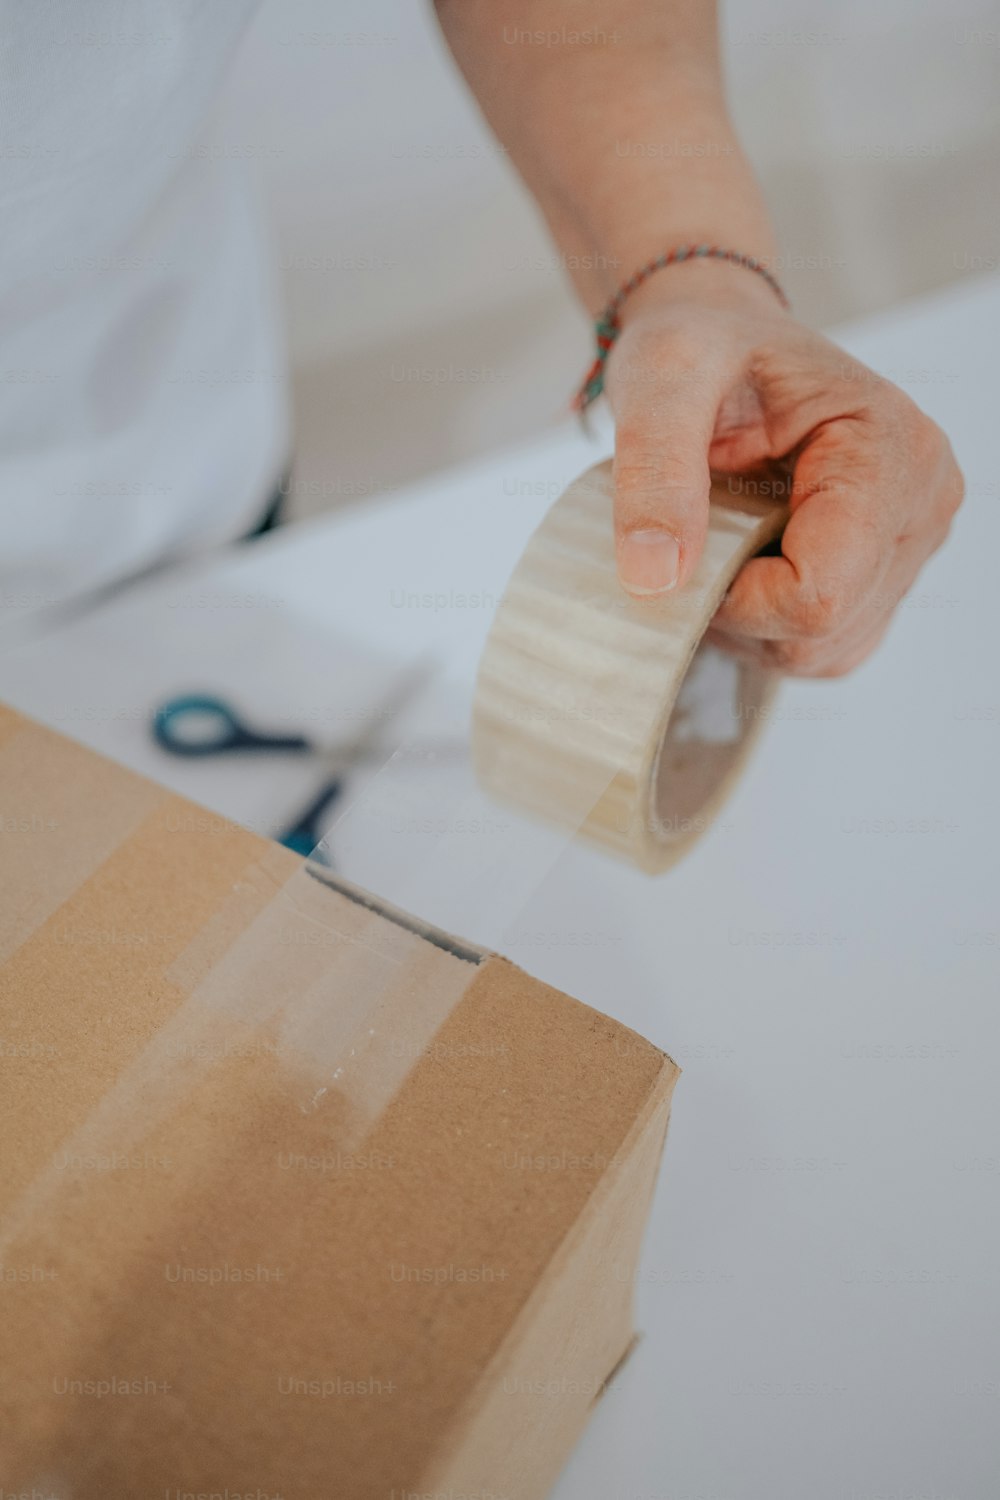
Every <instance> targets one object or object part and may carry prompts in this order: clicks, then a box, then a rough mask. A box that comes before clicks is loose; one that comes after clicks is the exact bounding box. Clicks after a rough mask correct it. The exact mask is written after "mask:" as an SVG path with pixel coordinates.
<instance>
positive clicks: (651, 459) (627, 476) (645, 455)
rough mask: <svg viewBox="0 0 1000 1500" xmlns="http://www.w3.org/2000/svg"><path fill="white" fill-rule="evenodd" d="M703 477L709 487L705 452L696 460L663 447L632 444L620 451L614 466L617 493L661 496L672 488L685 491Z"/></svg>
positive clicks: (705, 484)
mask: <svg viewBox="0 0 1000 1500" xmlns="http://www.w3.org/2000/svg"><path fill="white" fill-rule="evenodd" d="M702 478H703V479H704V486H705V490H706V493H707V490H708V468H707V464H706V462H705V459H704V456H702V457H701V458H700V459H699V460H695V459H694V456H693V455H692V456H691V458H690V459H688V458H686V457H685V456H684V455H683V454H680V453H678V451H677V449H676V447H675V448H674V449H673V451H672V452H667V451H666V450H665V449H658V450H657V449H650V448H648V447H646V448H641V447H635V448H633V447H631V446H628V445H626V446H625V449H624V451H623V452H622V451H620V452H619V454H618V456H617V458H616V460H615V466H614V479H615V489H616V490H617V492H618V493H619V495H626V496H628V495H657V496H663V495H667V494H669V493H670V492H671V491H683V492H684V493H685V494H686V495H687V494H690V493H691V491H692V490H693V489H694V488H695V487H696V486H697V485H698V483H699V481H700V480H701V479H702Z"/></svg>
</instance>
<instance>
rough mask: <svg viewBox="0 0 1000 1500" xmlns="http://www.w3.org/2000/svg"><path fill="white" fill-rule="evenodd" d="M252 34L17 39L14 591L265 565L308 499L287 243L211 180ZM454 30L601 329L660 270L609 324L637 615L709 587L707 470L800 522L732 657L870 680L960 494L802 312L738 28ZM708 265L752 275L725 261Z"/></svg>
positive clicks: (472, 5)
mask: <svg viewBox="0 0 1000 1500" xmlns="http://www.w3.org/2000/svg"><path fill="white" fill-rule="evenodd" d="M254 8H255V6H254V4H253V0H227V3H226V4H225V5H211V6H201V7H194V6H189V5H187V4H183V3H181V0H151V3H150V4H148V5H145V6H144V7H143V8H142V11H141V13H139V12H137V13H136V15H135V19H134V21H133V20H131V19H129V12H128V11H127V10H126V11H124V12H123V11H122V9H121V7H120V6H119V5H118V4H117V3H116V0H93V3H91V4H90V5H88V6H87V7H86V11H85V12H83V11H81V10H80V9H79V7H76V8H74V7H73V5H72V4H71V0H37V3H36V4H34V5H32V6H30V7H29V6H25V7H13V8H11V10H10V11H8V13H7V17H6V22H7V28H8V35H7V38H6V42H7V45H6V46H5V48H4V50H3V53H2V57H0V78H2V85H0V119H2V122H3V127H4V131H3V139H4V140H5V142H7V143H8V145H7V148H6V150H5V152H4V160H3V164H2V172H3V182H4V186H3V190H2V192H0V202H2V206H3V219H4V224H5V234H4V242H3V246H2V248H0V287H2V288H3V291H2V293H0V318H2V320H3V328H4V334H3V337H4V341H5V349H6V371H5V374H6V379H5V381H4V384H5V403H4V410H3V412H2V414H0V465H2V470H0V482H2V485H3V492H4V496H5V498H4V513H5V525H4V545H3V556H2V561H0V569H2V571H0V591H2V590H4V589H9V588H11V587H12V586H14V585H15V584H16V585H18V586H19V587H20V588H21V590H22V591H24V592H25V593H26V595H27V597H28V599H29V602H30V600H31V599H32V598H34V597H36V596H37V598H38V599H39V600H41V601H42V602H45V601H46V600H49V599H65V598H67V597H73V596H74V595H78V594H82V593H86V592H87V591H92V590H93V589H95V588H99V587H101V586H102V585H105V584H108V583H109V582H112V581H114V580H115V579H116V578H121V577H122V576H124V575H127V574H129V573H133V572H136V571H139V570H141V569H142V568H143V567H147V566H149V565H151V564H152V563H154V562H156V561H158V560H162V559H163V558H166V557H171V556H177V555H184V554H187V553H190V552H191V551H192V550H197V549H198V548H202V547H207V546H211V545H213V544H217V543H218V542H220V541H224V540H226V539H228V538H233V537H236V536H238V535H241V534H245V533H246V532H247V531H251V530H253V529H254V526H255V524H256V521H257V518H259V516H260V514H261V513H262V512H263V511H264V508H265V505H266V503H267V497H268V495H269V493H272V492H273V489H274V487H275V484H276V482H277V480H278V478H279V476H280V473H281V469H282V466H283V464H284V462H285V458H286V454H287V443H288V431H287V412H286V402H285V394H284V373H283V361H282V356H281V345H280V329H279V322H278V319H277V316H276V314H275V308H274V298H273V295H272V293H271V288H270V281H269V271H268V266H267V261H266V256H265V254H264V252H263V249H262V246H261V238H260V234H259V226H258V224H257V222H256V219H255V217H254V215H253V213H252V212H251V210H250V209H249V207H248V199H247V195H246V192H245V189H244V186H243V184H242V182H241V180H240V175H239V170H238V169H239V167H240V163H239V162H234V161H224V162H219V163H213V164H212V166H213V168H214V167H218V170H212V171H205V170H204V167H205V162H204V160H202V159H199V152H200V151H202V149H203V148H201V147H200V146H199V139H200V136H199V133H200V131H201V129H202V126H203V122H204V120H205V118H206V115H207V112H208V110H209V107H210V104H211V100H212V97H213V94H214V93H215V91H216V89H217V87H218V84H219V81H220V78H221V75H222V73H223V70H224V67H225V65H226V63H227V61H228V60H229V58H230V57H231V56H232V54H233V53H234V51H235V49H236V46H237V43H238V41H239V38H240V34H241V32H242V30H243V28H244V26H245V25H246V23H247V21H248V19H249V17H250V16H251V14H252V12H253V10H254ZM436 11H437V16H438V19H439V22H440V24H441V26H442V29H443V32H444V35H445V37H446V39H447V41H448V44H449V46H450V48H451V50H452V53H453V54H454V57H455V59H456V61H457V63H458V65H459V67H460V68H461V70H462V71H463V73H464V75H465V77H466V79H467V80H468V83H469V85H470V87H471V88H472V90H473V92H474V94H475V96H476V98H477V100H478V101H479V104H480V106H481V108H482V110H483V112H484V114H485V116H486V118H487V120H488V121H489V123H490V125H491V126H492V128H493V130H494V131H495V132H496V134H497V135H498V137H499V138H500V140H501V142H502V143H503V145H504V146H505V147H506V149H507V150H508V152H509V153H510V156H511V158H512V160H513V161H514V163H515V165H516V166H517V168H518V170H519V171H520V173H521V175H522V177H523V178H524V181H525V182H526V184H527V186H528V188H529V189H530V191H531V193H532V194H533V196H534V198H535V200H536V202H537V203H538V205H539V208H540V210H541V212H542V214H543V215H544V217H545V220H546V222H547V224H548V226H549V229H550V231H551V233H552V236H553V238H554V240H555V242H556V244H557V246H558V247H559V249H560V251H561V252H562V253H563V255H564V256H565V258H566V261H567V263H568V264H572V265H575V266H577V267H580V268H581V269H577V270H575V271H574V273H573V279H574V282H575V285H576V289H577V292H578V294H579V297H580V300H581V302H582V304H583V306H584V307H585V308H586V310H587V311H588V312H589V313H590V315H591V316H592V317H594V318H595V319H597V318H600V317H601V315H602V310H604V309H607V308H608V307H609V304H612V298H613V297H614V296H615V293H616V291H617V289H618V283H619V282H620V281H623V280H625V281H628V280H631V279H632V275H633V273H634V272H637V271H638V270H639V269H640V268H642V267H648V266H650V265H651V264H656V263H657V262H658V261H662V262H664V263H663V264H661V265H659V266H658V267H657V269H655V270H653V271H652V273H651V274H648V275H646V276H645V277H644V278H643V279H642V280H641V284H639V285H637V286H635V288H634V290H632V291H630V292H629V293H628V295H627V296H625V297H624V299H623V300H619V302H617V303H615V304H612V306H613V308H614V312H615V323H614V328H613V329H612V330H611V333H610V334H609V333H608V331H607V329H608V322H607V318H606V317H605V321H604V324H603V325H602V326H603V328H604V329H605V335H604V341H605V345H606V347H603V348H602V350H601V356H602V358H601V361H600V362H599V370H600V376H601V379H602V380H603V384H604V387H605V390H606V393H607V396H608V399H609V401H610V404H611V408H612V411H613V414H614V418H615V426H616V436H615V455H614V476H615V534H616V545H617V555H618V566H619V574H620V578H621V581H622V584H623V585H624V587H625V588H626V589H628V590H629V591H631V592H632V593H634V594H638V595H644V596H648V595H657V594H662V593H665V592H667V591H669V590H670V589H672V588H676V587H678V586H679V585H680V584H682V583H683V582H684V581H685V579H687V578H688V577H689V576H690V574H691V570H692V568H693V567H694V566H695V564H696V562H697V558H698V555H699V550H700V548H701V545H702V542H703V538H704V535H705V531H706V518H707V507H708V492H709V482H710V472H711V471H716V472H718V473H721V474H723V475H729V476H746V475H751V476H752V475H754V474H768V473H772V472H774V470H775V468H776V467H777V466H780V467H782V468H783V470H784V472H786V473H789V474H790V475H791V505H792V515H791V519H790V521H789V524H788V526H787V529H786V531H785V534H784V538H783V540H782V544H781V555H780V556H766V557H761V558H757V559H754V560H753V561H751V562H750V563H748V564H747V565H746V566H745V567H744V569H743V570H742V572H741V573H740V575H739V577H738V578H737V580H736V581H735V583H734V585H733V586H732V588H731V590H730V592H729V594H728V595H727V597H726V599H725V601H724V603H723V605H722V607H721V609H720V611H719V613H718V615H717V617H716V620H715V622H714V625H713V636H714V638H715V639H716V640H717V641H718V642H720V643H722V644H724V645H725V646H727V647H728V648H729V649H730V650H732V651H735V652H736V653H737V654H739V655H742V656H744V657H747V658H749V659H751V660H755V661H758V662H761V663H765V664H767V665H769V666H773V667H776V668H778V669H780V670H782V671H784V672H786V673H791V674H796V675H804V676H829V675H836V674H839V673H842V672H845V671H848V670H850V669H851V668H852V667H854V666H856V665H857V664H858V663H859V662H861V661H862V660H864V658H865V657H866V656H867V655H868V654H869V653H870V652H871V651H872V649H873V648H874V647H875V646H876V645H877V643H878V641H879V640H880V639H881V637H882V635H883V634H884V632H885V630H886V628H887V626H888V624H889V621H890V619H891V617H892V614H893V611H894V609H895V607H896V606H897V604H898V603H899V602H900V600H901V598H902V597H903V595H904V594H905V592H906V590H907V589H908V588H909V587H910V585H911V584H912V583H913V581H914V579H915V578H916V576H917V574H918V572H919V570H920V568H921V567H922V565H923V564H924V562H925V561H926V560H927V558H928V557H929V556H930V555H931V553H932V552H933V551H934V550H935V548H937V547H938V546H939V545H940V544H941V542H942V541H943V539H944V537H945V535H946V534H947V531H948V527H949V523H950V521H951V518H952V516H953V514H954V512H955V510H956V508H957V506H958V505H959V503H960V501H961V498H962V492H963V485H962V478H961V475H960V472H959V470H958V467H957V465H956V463H955V460H954V457H953V455H952V453H951V449H950V446H949V444H948V442H947V439H946V438H945V436H944V435H943V434H942V433H941V432H940V430H939V429H938V428H937V427H936V426H935V424H934V423H933V422H932V421H930V420H929V419H928V418H927V417H926V416H925V415H923V414H922V413H921V412H920V411H919V409H918V408H917V407H916V406H915V405H914V404H913V403H912V402H911V401H910V400H909V399H908V397H907V396H905V395H904V394H903V393H902V392H901V391H899V390H898V389H896V388H895V387H894V386H893V385H892V384H891V383H889V382H888V381H886V380H883V379H880V378H879V377H878V376H876V375H875V374H874V373H873V372H871V371H869V370H867V369H865V368H864V367H863V366H862V365H860V364H859V363H858V362H857V361H855V360H853V359H850V358H849V357H848V356H847V355H846V354H845V353H844V352H843V351H842V350H840V349H838V348H837V347H836V346H835V345H834V344H832V343H831V342H829V341H828V340H827V339H825V338H823V337H822V336H820V335H819V334H817V333H815V332H813V331H811V330H809V329H808V328H806V327H805V326H803V325H802V324H801V323H800V322H799V321H797V319H796V318H795V317H794V315H793V314H792V313H791V312H790V311H789V310H788V308H787V307H786V306H785V305H784V302H783V299H782V297H781V295H780V288H779V287H778V286H777V284H776V282H775V280H774V277H773V269H774V267H775V265H776V246H775V242H774V234H773V230H772V228H771V225H770V222H769V219H768V215H767V211H766V208H765V205H764V202H763V199H762V196H761V193H760V191H759V188H758V186H757V184H756V181H755V178H754V175H753V172H752V170H751V168H750V166H749V165H748V162H747V160H746V157H745V155H744V153H743V151H742V149H741V147H740V143H739V141H738V139H737V137H736V133H735V131H734V128H733V125H732V123H731V121H730V118H729V114H728V111H727V106H726V99H725V90H724V85H723V80H722V72H721V67H720V61H719V47H718V37H717V21H716V16H715V10H714V6H713V5H712V4H711V3H709V0H587V4H586V5H585V6H584V5H581V4H580V3H579V0H436ZM129 28H132V29H131V30H130V29H129ZM88 38H90V39H92V44H88ZM668 148H670V149H668ZM706 248H712V249H720V248H726V249H727V250H729V251H730V252H731V256H730V258H729V259H722V258H719V257H718V256H715V255H709V254H704V253H700V254H699V253H695V251H704V250H705V249H706ZM615 267H617V268H624V269H625V276H624V277H623V276H622V275H621V271H620V270H617V271H614V272H613V271H612V269H611V268H615ZM763 272H767V273H768V274H767V275H765V274H762V273H763ZM600 383H601V382H600V381H598V384H600ZM733 482H734V483H737V482H740V481H738V480H736V479H734V480H733Z"/></svg>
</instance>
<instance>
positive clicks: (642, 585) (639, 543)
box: [618, 526, 681, 594]
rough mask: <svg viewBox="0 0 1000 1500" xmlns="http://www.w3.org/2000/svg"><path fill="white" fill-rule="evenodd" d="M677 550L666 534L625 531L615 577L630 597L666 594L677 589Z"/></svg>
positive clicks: (655, 529)
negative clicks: (631, 595)
mask: <svg viewBox="0 0 1000 1500" xmlns="http://www.w3.org/2000/svg"><path fill="white" fill-rule="evenodd" d="M680 570H681V548H680V543H679V542H678V540H677V538H676V537H675V536H672V535H671V534H670V532H669V531H661V529H660V528H659V527H658V526H656V527H653V526H651V527H649V528H648V529H647V530H644V531H627V532H626V533H625V535H624V536H623V537H622V539H621V542H620V543H619V546H618V575H619V577H620V578H621V581H622V583H623V584H624V585H625V587H626V588H627V589H628V591H629V593H630V594H667V593H669V592H670V590H671V589H672V588H675V587H676V586H677V579H678V577H679V575H680Z"/></svg>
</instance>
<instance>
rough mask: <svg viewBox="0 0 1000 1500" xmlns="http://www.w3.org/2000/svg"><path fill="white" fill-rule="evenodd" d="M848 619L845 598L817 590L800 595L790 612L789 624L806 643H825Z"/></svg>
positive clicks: (831, 592) (837, 594)
mask: <svg viewBox="0 0 1000 1500" xmlns="http://www.w3.org/2000/svg"><path fill="white" fill-rule="evenodd" d="M846 617H847V608H846V604H845V601H844V599H843V596H842V595H841V594H839V593H835V592H833V591H820V590H816V591H814V592H812V593H810V594H808V595H800V596H799V597H798V599H797V600H796V601H795V604H794V606H793V608H791V609H790V611H789V623H790V624H791V625H792V627H793V628H794V629H795V631H796V633H797V634H798V635H799V636H800V637H801V638H802V639H803V640H806V641H823V640H826V639H828V637H829V636H831V635H833V634H834V632H835V631H837V630H839V628H840V626H841V625H842V624H843V623H844V621H845V619H846Z"/></svg>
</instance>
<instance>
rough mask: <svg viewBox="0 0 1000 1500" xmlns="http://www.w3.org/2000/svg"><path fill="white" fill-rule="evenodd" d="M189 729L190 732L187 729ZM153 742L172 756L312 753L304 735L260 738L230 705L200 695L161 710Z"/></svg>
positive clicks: (183, 697) (173, 701)
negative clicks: (239, 753) (281, 752)
mask: <svg viewBox="0 0 1000 1500" xmlns="http://www.w3.org/2000/svg"><path fill="white" fill-rule="evenodd" d="M185 725H186V729H185ZM152 727H153V738H154V740H155V741H156V743H157V744H158V745H159V746H160V747H161V749H163V750H167V751H169V753H170V754H171V755H188V756H200V755H225V754H228V753H229V752H230V751H233V750H267V751H270V752H272V753H277V752H279V751H283V750H294V751H304V750H311V749H312V746H311V745H310V743H309V741H308V740H307V739H305V738H304V737H303V736H302V735H300V734H288V735H282V734H259V733H258V732H257V731H256V730H254V729H251V728H250V726H249V725H248V724H245V723H244V722H243V720H242V719H241V718H240V716H239V714H238V713H236V711H235V709H232V708H230V707H229V704H228V703H225V702H223V700H222V699H221V698H213V697H210V696H209V695H207V694H205V695H202V694H199V693H183V694H181V695H180V696H179V697H177V698H171V699H170V700H169V701H168V702H167V703H164V704H163V705H162V706H161V707H160V708H158V709H157V711H156V714H155V716H154V718H153V726H152Z"/></svg>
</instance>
